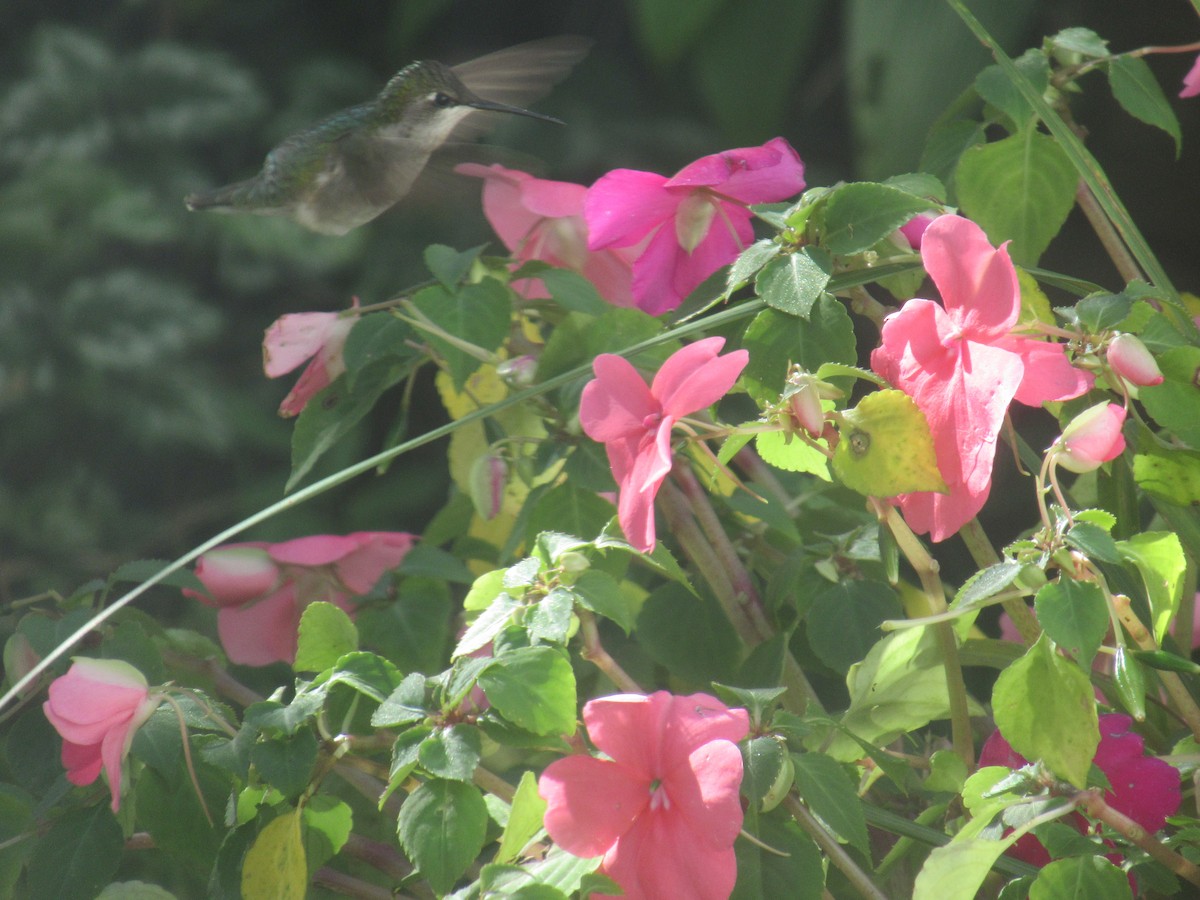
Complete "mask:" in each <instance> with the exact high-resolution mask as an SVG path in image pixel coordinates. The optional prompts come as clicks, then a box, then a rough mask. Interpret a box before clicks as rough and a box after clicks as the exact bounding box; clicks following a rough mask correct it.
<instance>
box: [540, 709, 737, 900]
mask: <svg viewBox="0 0 1200 900" xmlns="http://www.w3.org/2000/svg"><path fill="white" fill-rule="evenodd" d="M583 720H584V723H585V724H586V725H587V730H588V736H589V737H590V738H591V740H592V743H594V744H595V745H596V747H597V748H598V749H600V750H601V751H602V752H603V753H605V754H607V755H608V757H609V758H608V759H597V758H595V757H592V756H583V755H577V756H568V757H566V758H564V759H560V760H557V761H556V762H553V763H551V764H550V765H549V766H547V767H546V770H545V772H543V773H542V777H541V779H540V780H539V781H538V793H539V794H541V796H542V798H543V799H544V800H545V801H546V803H547V804H548V808H547V810H546V817H545V824H546V831H547V832H548V833H549V835H550V837H551V838H553V839H554V842H555V843H556V844H558V845H559V846H560V847H562V848H563V849H564V850H566V851H567V852H568V853H573V854H575V855H576V856H583V857H588V856H598V855H600V854H604V861H603V862H602V863H601V866H600V871H601V872H603V873H604V874H605V875H608V876H609V877H610V878H612V879H613V880H614V881H616V882H617V883H618V884H620V885H621V887H622V888H623V889H624V891H625V893H624V895H623V896H624V900H658V898H663V897H688V898H695V900H725V898H727V897H728V896H729V894H730V893H731V892H732V890H733V885H734V882H735V881H736V880H737V862H736V860H735V859H734V853H733V842H734V839H735V838H736V837H737V835H738V832H739V831H740V830H741V827H742V805H741V802H740V801H739V799H738V788H739V786H740V785H741V781H742V755H741V753H740V752H739V750H738V748H737V744H736V742H737V741H740V740H742V739H743V738H744V737H745V736H746V734H747V732H748V731H749V727H750V726H749V719H748V717H747V715H746V711H745V710H741V709H728V708H727V707H725V706H724V705H723V704H722V703H721V702H720V701H719V700H716V699H715V698H713V697H710V696H708V695H707V694H692V695H691V696H690V697H676V696H673V695H671V694H669V693H667V692H666V691H658V692H656V693H654V694H651V695H650V696H648V697H642V696H639V695H636V694H621V695H618V696H615V697H605V698H603V699H600V700H592V701H591V702H589V703H588V704H587V705H585V706H584V708H583Z"/></svg>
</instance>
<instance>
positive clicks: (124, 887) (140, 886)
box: [96, 881, 176, 900]
mask: <svg viewBox="0 0 1200 900" xmlns="http://www.w3.org/2000/svg"><path fill="white" fill-rule="evenodd" d="M96 900H176V897H175V895H174V894H172V893H171V892H170V891H168V890H167V889H166V888H161V887H159V886H158V885H157V884H148V883H147V882H145V881H114V882H113V883H112V884H110V885H109V886H108V887H106V888H105V889H104V890H102V891H101V892H100V893H99V894H97V895H96Z"/></svg>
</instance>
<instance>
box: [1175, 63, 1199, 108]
mask: <svg viewBox="0 0 1200 900" xmlns="http://www.w3.org/2000/svg"><path fill="white" fill-rule="evenodd" d="M1179 96H1180V97H1182V98H1183V99H1185V100H1186V99H1187V98H1188V97H1200V56H1197V57H1196V61H1195V62H1194V63H1192V67H1191V68H1190V69H1188V73H1187V74H1186V75H1184V76H1183V90H1181V91H1180V92H1179Z"/></svg>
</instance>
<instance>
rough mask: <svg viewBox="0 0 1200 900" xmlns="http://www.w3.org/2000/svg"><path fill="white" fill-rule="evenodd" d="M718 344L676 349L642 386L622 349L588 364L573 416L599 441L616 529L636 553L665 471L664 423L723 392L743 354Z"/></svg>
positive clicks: (645, 539) (642, 546) (667, 432)
mask: <svg viewBox="0 0 1200 900" xmlns="http://www.w3.org/2000/svg"><path fill="white" fill-rule="evenodd" d="M724 345H725V339H724V338H721V337H711V338H705V339H704V340H702V341H697V342H696V343H694V344H689V345H688V346H686V347H684V348H683V349H682V350H677V351H676V352H675V353H673V354H671V356H670V357H669V358H668V359H667V361H666V362H664V363H663V364H662V367H661V368H660V369H659V370H658V374H657V375H655V376H654V382H653V384H651V385H650V387H646V382H645V381H643V380H642V376H641V375H639V374H638V372H637V369H635V368H634V367H633V366H632V365H631V364H630V363H629V361H628V360H626V359H624V358H623V357H620V356H616V355H614V354H611V353H602V354H601V355H600V356H597V357H596V359H595V361H594V362H593V364H592V369H593V371H594V372H595V373H596V377H595V379H593V380H592V381H589V382H588V383H587V385H586V386H585V387H584V389H583V396H582V397H581V398H580V401H579V422H580V424H581V425H582V426H583V430H584V432H586V433H587V435H588V437H590V438H591V439H592V440H594V441H601V442H602V443H603V444H604V449H605V451H606V452H607V454H608V462H609V465H610V466H611V467H612V472H613V478H615V479H616V481H617V487H618V488H619V492H618V501H617V516H618V518H619V519H620V522H621V530H622V531H624V532H625V537H626V539H627V540H628V541H629V543H630V544H632V545H633V546H634V547H636V548H637V549H639V550H641V551H642V552H644V553H649V552H650V551H651V550H653V549H654V543H655V533H654V497H655V495H657V493H658V488H659V486H660V485H661V484H662V482H663V479H664V478H666V477H667V473H668V472H670V471H671V429H672V428H674V426H675V423H676V422H677V421H678V420H679V419H681V418H683V417H684V416H687V415H691V414H692V413H694V412H697V411H698V410H701V409H706V408H707V407H709V406H712V405H713V404H714V403H716V402H717V401H718V400H720V399H721V398H722V397H724V396H725V394H727V393H728V392H729V389H730V388H732V387H733V383H734V382H735V381H737V377H738V375H740V374H741V371H742V369H744V368H745V367H746V363H747V362H748V361H749V359H750V354H749V353H748V352H747V351H745V350H735V351H733V352H732V353H728V354H726V355H725V356H718V355H717V354H718V353H719V352H720V350H721V348H722V347H723V346H724Z"/></svg>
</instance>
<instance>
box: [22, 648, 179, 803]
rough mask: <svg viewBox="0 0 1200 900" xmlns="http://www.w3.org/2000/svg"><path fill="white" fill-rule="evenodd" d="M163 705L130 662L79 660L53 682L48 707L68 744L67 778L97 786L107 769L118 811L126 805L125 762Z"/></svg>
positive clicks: (64, 750)
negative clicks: (140, 730) (136, 735)
mask: <svg viewBox="0 0 1200 900" xmlns="http://www.w3.org/2000/svg"><path fill="white" fill-rule="evenodd" d="M161 701H162V697H161V696H160V695H158V694H153V693H151V692H150V688H149V686H148V685H147V684H146V679H145V677H144V676H143V675H142V673H141V672H139V671H138V670H137V669H135V668H134V667H133V666H131V665H129V663H127V662H122V661H120V660H116V659H89V658H86V657H79V658H76V660H75V661H74V662H73V663H72V665H71V668H69V669H68V670H67V673H66V674H65V675H62V676H61V677H59V678H56V679H54V681H52V682H51V683H50V690H49V699H48V700H46V702H45V703H43V704H42V709H43V710H44V711H45V713H46V718H47V719H49V721H50V724H51V725H53V726H54V730H55V731H57V732H58V733H59V735H60V736H61V737H62V740H63V745H62V763H63V768H65V769H66V770H67V780H68V781H70V782H71V784H91V783H92V782H93V781H95V780H96V778H97V777H98V776H99V775H100V770H101V769H103V770H104V774H105V776H106V777H107V778H108V789H109V792H110V793H111V794H112V809H113V812H116V811H117V809H118V807H119V806H120V804H121V762H122V761H123V760H124V759H125V756H126V755H127V754H128V753H129V745H130V744H131V743H132V742H133V735H134V732H136V731H137V730H138V728H140V727H141V726H142V724H143V723H144V722H145V721H146V720H147V719H148V718H150V714H151V713H153V712H154V710H155V709H156V708H157V707H158V704H159V703H160V702H161Z"/></svg>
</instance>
